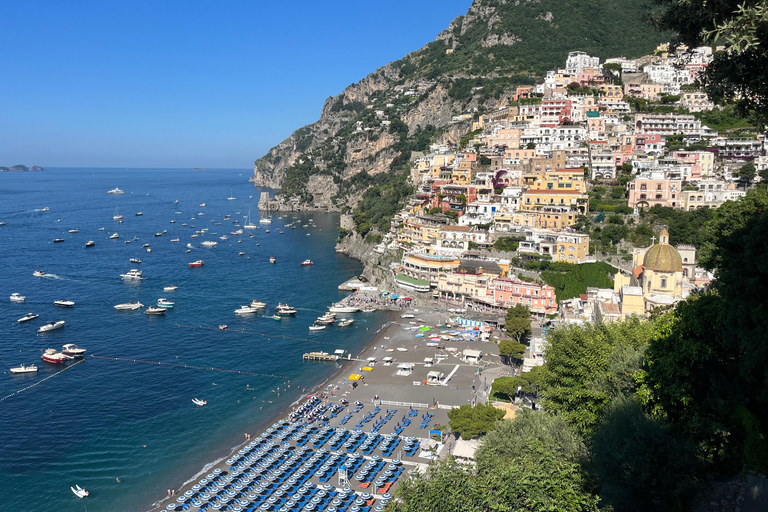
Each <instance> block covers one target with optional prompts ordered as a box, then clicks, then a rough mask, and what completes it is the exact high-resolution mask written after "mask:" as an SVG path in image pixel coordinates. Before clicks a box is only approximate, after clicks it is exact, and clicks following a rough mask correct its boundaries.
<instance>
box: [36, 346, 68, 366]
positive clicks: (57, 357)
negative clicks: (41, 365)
mask: <svg viewBox="0 0 768 512" xmlns="http://www.w3.org/2000/svg"><path fill="white" fill-rule="evenodd" d="M40 359H42V360H43V361H45V362H46V363H56V364H63V363H64V361H66V360H67V359H74V357H72V356H68V355H66V354H62V353H61V352H56V349H55V348H47V349H45V352H43V355H42V356H40Z"/></svg>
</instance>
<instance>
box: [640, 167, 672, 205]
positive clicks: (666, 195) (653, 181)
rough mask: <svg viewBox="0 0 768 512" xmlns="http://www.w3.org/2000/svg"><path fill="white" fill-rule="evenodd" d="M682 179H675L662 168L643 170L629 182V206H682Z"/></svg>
mask: <svg viewBox="0 0 768 512" xmlns="http://www.w3.org/2000/svg"><path fill="white" fill-rule="evenodd" d="M681 190H682V181H680V180H673V179H671V178H669V177H667V175H666V174H665V173H664V171H661V170H649V171H644V172H641V173H640V174H638V175H637V177H636V178H635V181H633V182H631V183H630V184H629V206H630V207H631V208H650V207H652V206H654V205H657V204H658V205H661V206H670V207H672V208H676V207H679V206H680V201H681V197H680V193H681Z"/></svg>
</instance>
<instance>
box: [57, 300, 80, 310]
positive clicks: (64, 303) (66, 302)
mask: <svg viewBox="0 0 768 512" xmlns="http://www.w3.org/2000/svg"><path fill="white" fill-rule="evenodd" d="M53 305H54V306H59V307H60V308H73V307H75V301H73V300H64V299H60V300H55V301H53Z"/></svg>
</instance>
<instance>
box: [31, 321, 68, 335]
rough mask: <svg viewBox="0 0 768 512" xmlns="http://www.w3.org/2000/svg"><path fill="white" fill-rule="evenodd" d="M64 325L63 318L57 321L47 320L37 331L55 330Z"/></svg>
mask: <svg viewBox="0 0 768 512" xmlns="http://www.w3.org/2000/svg"><path fill="white" fill-rule="evenodd" d="M62 327H64V320H59V321H57V322H48V323H47V324H45V325H43V326H42V327H40V328H39V329H38V330H37V332H48V331H55V330H56V329H61V328H62Z"/></svg>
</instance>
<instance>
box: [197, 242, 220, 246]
mask: <svg viewBox="0 0 768 512" xmlns="http://www.w3.org/2000/svg"><path fill="white" fill-rule="evenodd" d="M200 245H202V246H203V247H216V246H217V245H219V242H214V241H213V240H206V241H205V242H202V243H201V244H200Z"/></svg>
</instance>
